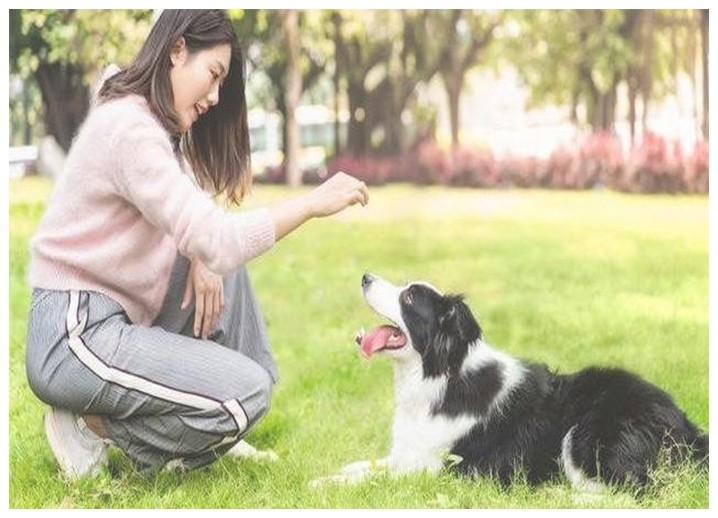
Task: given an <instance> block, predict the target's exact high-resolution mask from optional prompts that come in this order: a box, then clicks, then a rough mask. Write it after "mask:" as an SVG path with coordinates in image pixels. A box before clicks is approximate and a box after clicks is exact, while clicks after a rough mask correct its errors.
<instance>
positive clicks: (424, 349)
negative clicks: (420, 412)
mask: <svg viewBox="0 0 718 518" xmlns="http://www.w3.org/2000/svg"><path fill="white" fill-rule="evenodd" d="M362 289H363V291H364V298H365V299H366V301H367V303H368V304H369V306H371V308H372V309H373V310H374V311H376V312H377V313H379V314H380V315H382V316H383V317H385V318H387V319H389V320H390V321H391V322H392V324H393V325H383V326H380V327H378V328H376V329H375V330H373V331H371V332H370V333H364V332H360V334H359V335H358V336H357V339H356V341H357V343H358V344H359V346H360V347H361V350H362V353H363V354H364V356H365V357H367V358H368V357H369V356H371V355H372V354H373V353H376V352H380V351H381V352H384V353H386V354H389V355H390V356H392V357H394V358H395V359H397V360H402V359H407V358H410V357H411V356H412V355H417V354H418V355H419V356H420V357H421V362H422V365H423V368H424V376H425V377H436V376H441V375H444V374H448V375H451V374H455V373H458V371H459V369H460V368H461V365H462V363H463V361H464V358H465V357H466V354H467V352H468V350H469V346H470V345H471V344H472V343H474V342H476V341H477V340H479V339H481V328H480V327H479V324H478V323H477V322H476V319H475V318H474V316H473V315H472V314H471V310H470V309H469V308H468V306H467V305H466V304H465V303H464V301H463V298H462V297H461V296H458V295H444V294H442V293H441V292H440V291H439V290H437V289H436V288H434V287H433V286H431V285H430V284H427V283H423V282H412V283H409V284H407V285H406V286H403V287H399V286H394V285H393V284H390V283H389V282H387V281H385V280H383V279H381V278H379V277H376V276H374V275H372V274H369V273H367V274H364V276H363V277H362Z"/></svg>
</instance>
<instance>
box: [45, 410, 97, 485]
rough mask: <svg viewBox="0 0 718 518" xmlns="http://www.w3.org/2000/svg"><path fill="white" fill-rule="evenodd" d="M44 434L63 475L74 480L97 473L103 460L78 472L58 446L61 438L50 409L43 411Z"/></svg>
mask: <svg viewBox="0 0 718 518" xmlns="http://www.w3.org/2000/svg"><path fill="white" fill-rule="evenodd" d="M45 436H46V437H47V442H48V443H49V444H50V450H51V451H52V454H53V456H54V457H55V460H56V461H57V463H58V464H59V465H60V469H61V470H62V473H63V475H65V477H67V478H68V479H71V480H75V479H78V478H80V477H83V476H87V475H90V476H93V477H94V476H97V475H99V473H100V466H101V465H102V464H103V462H100V463H98V464H97V465H96V466H94V467H92V468H91V469H90V470H88V471H87V472H86V473H79V472H78V471H77V469H76V468H75V466H74V464H73V463H72V461H71V460H70V458H69V457H67V455H66V454H65V453H64V448H63V447H61V446H60V445H61V443H62V440H61V439H60V433H59V432H58V430H57V427H56V426H55V419H54V417H53V414H52V410H49V411H47V412H46V413H45Z"/></svg>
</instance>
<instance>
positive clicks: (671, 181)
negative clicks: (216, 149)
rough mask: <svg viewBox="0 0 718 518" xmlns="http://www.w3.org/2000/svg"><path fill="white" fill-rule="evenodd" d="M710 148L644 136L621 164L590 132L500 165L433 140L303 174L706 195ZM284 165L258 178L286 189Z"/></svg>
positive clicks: (615, 144)
mask: <svg viewBox="0 0 718 518" xmlns="http://www.w3.org/2000/svg"><path fill="white" fill-rule="evenodd" d="M708 164H709V162H708V143H706V142H703V141H700V142H697V143H696V144H695V146H694V148H693V150H692V152H691V154H690V155H688V156H686V155H685V154H684V152H683V149H682V147H681V145H680V143H679V142H678V141H670V142H669V141H667V140H666V139H664V138H663V137H660V136H658V135H656V134H654V133H650V132H648V133H646V134H645V136H644V138H643V140H642V142H641V143H640V145H639V146H637V147H635V148H634V149H633V150H632V151H631V153H630V155H629V157H628V158H627V159H626V158H624V153H623V149H622V147H621V143H620V142H619V141H618V140H617V139H616V138H615V136H613V135H611V134H610V133H608V132H604V133H595V134H592V135H589V136H587V137H586V138H585V139H583V140H581V141H580V142H577V143H576V144H575V145H563V146H560V147H558V148H557V149H555V150H554V151H553V152H552V153H551V154H550V156H549V157H548V158H547V159H545V160H542V159H539V158H537V157H532V156H516V155H508V156H506V157H503V158H501V159H497V158H496V157H495V156H494V155H493V153H492V152H491V150H486V149H481V148H475V147H469V146H459V147H456V148H454V149H453V150H451V151H450V152H447V151H445V150H444V149H442V148H441V146H439V144H438V143H437V142H436V141H435V140H433V139H430V138H427V139H423V140H421V141H419V142H418V143H417V144H416V145H415V146H414V147H413V148H412V149H411V150H409V151H408V152H407V153H406V154H404V155H403V156H364V157H354V156H349V155H340V156H337V157H334V158H333V159H331V160H330V161H329V163H328V164H327V167H326V169H321V170H312V171H305V172H304V176H303V182H304V183H305V184H317V183H320V182H322V181H324V180H325V179H326V178H327V177H328V176H331V175H333V174H335V173H336V172H338V171H344V172H346V173H349V174H352V175H354V176H356V177H357V178H359V179H361V180H363V181H364V182H366V183H367V184H368V185H381V184H384V183H387V182H409V183H414V184H420V185H428V184H442V185H454V186H464V187H480V188H501V187H519V188H535V187H540V188H549V189H592V188H595V187H597V186H600V185H605V186H607V187H610V188H612V189H615V190H619V191H624V192H635V193H658V192H669V193H677V192H688V193H698V194H707V193H708V183H709V182H708V166H709V165H708ZM285 178H286V174H285V172H284V168H283V167H281V166H280V167H276V168H272V169H269V170H267V171H266V172H265V174H263V175H262V176H260V177H258V178H257V181H258V182H263V183H283V182H284V181H285Z"/></svg>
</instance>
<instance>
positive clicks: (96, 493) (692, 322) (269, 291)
mask: <svg viewBox="0 0 718 518" xmlns="http://www.w3.org/2000/svg"><path fill="white" fill-rule="evenodd" d="M51 190H52V185H51V183H50V182H48V181H47V180H43V179H39V178H27V179H23V180H21V181H11V182H10V284H9V286H10V288H9V289H10V301H11V304H10V324H11V326H10V387H9V388H10V413H9V415H10V423H9V424H10V427H9V431H10V448H9V457H10V459H9V466H10V472H11V474H12V476H11V477H10V481H9V496H10V499H9V500H10V506H11V507H13V508H24V507H28V508H43V507H69V508H94V507H100V508H159V507H161V508H280V509H282V508H288V509H289V508H434V509H441V508H487V509H488V508H707V506H708V477H707V474H705V473H704V472H699V471H696V470H695V469H694V468H693V467H691V466H688V467H685V468H680V469H675V470H666V469H662V470H658V471H657V472H656V474H655V482H656V484H655V488H654V489H653V490H652V491H651V492H649V493H648V494H647V495H645V496H643V497H641V498H635V497H634V496H633V495H631V494H629V493H626V492H616V493H615V494H614V493H611V494H608V495H605V496H603V497H601V498H598V499H595V498H584V497H582V496H581V495H578V494H576V492H574V491H573V490H572V489H571V488H570V487H569V485H568V482H567V481H565V480H563V479H561V480H558V481H556V482H554V483H551V484H544V485H542V486H539V487H536V488H533V487H530V486H528V485H526V484H524V483H521V482H519V483H517V484H514V485H513V486H511V487H510V488H503V487H501V486H500V485H498V484H496V483H495V482H493V481H491V480H490V479H480V480H476V481H474V480H466V479H460V478H457V477H454V476H451V475H448V474H441V475H439V476H438V477H435V476H429V475H426V474H418V475H410V476H407V477H401V478H398V479H392V478H378V479H374V480H369V481H367V482H365V483H363V484H359V485H357V486H351V487H341V486H340V487H330V488H326V489H325V490H322V491H316V490H311V489H310V488H309V487H308V483H309V481H310V480H311V479H313V478H314V477H318V476H323V475H328V474H330V473H332V472H335V471H336V470H338V469H340V468H341V467H342V466H343V465H345V464H347V463H349V462H353V461H356V460H360V459H370V458H379V457H382V456H384V455H385V454H386V453H387V450H388V448H389V446H390V441H391V437H390V434H391V419H392V412H393V404H394V402H393V387H392V366H391V363H390V361H389V360H388V359H387V358H384V357H381V356H379V357H376V358H372V360H371V361H366V360H364V359H363V358H361V356H360V354H359V352H358V350H357V347H356V344H355V343H354V341H353V338H354V334H355V332H356V331H357V330H358V329H359V328H361V327H366V328H369V327H370V326H372V325H377V324H379V323H381V319H380V317H378V316H377V315H375V314H374V313H373V312H372V311H371V310H370V309H369V308H368V307H367V306H366V304H365V303H364V302H363V300H362V298H361V295H360V279H361V275H362V274H363V273H364V272H366V271H372V272H374V273H377V274H379V275H381V276H383V277H385V278H387V279H388V280H391V281H394V282H397V283H403V282H404V281H407V280H418V279H422V280H428V281H430V282H432V283H434V284H435V285H437V286H438V287H439V288H440V289H442V290H445V291H447V292H452V293H461V294H463V295H464V296H465V297H466V300H467V302H468V303H469V305H470V307H471V308H472V311H474V313H475V314H476V315H477V317H478V318H479V321H480V323H481V325H482V328H483V329H484V332H485V335H486V337H487V339H488V341H489V342H491V343H492V344H493V345H494V346H495V347H497V348H499V349H501V350H504V351H506V352H507V353H510V354H513V355H516V356H519V357H522V358H527V359H530V360H534V361H538V362H545V363H547V364H549V365H551V366H552V367H553V368H555V369H558V370H559V371H561V372H570V371H572V370H575V369H579V368H581V367H583V366H586V365H588V364H605V365H616V366H621V367H624V368H628V369H631V370H634V371H636V372H637V373H639V374H641V375H642V376H644V377H646V378H647V379H649V380H650V381H653V382H655V383H657V384H659V385H660V386H661V387H663V388H665V389H666V390H667V391H668V392H670V393H671V394H672V395H673V396H674V399H675V400H676V401H677V402H678V403H679V404H680V405H681V406H682V407H683V408H684V409H685V411H686V413H687V415H688V416H689V417H690V418H691V419H693V420H694V421H695V422H696V423H697V424H698V425H699V426H701V427H702V428H704V429H706V430H707V428H708V199H707V198H706V197H691V196H655V197H653V196H652V197H648V196H628V195H623V194H617V193H612V192H607V191H590V192H550V191H518V190H507V191H486V190H470V189H443V188H438V187H413V186H409V185H392V186H386V187H374V188H371V200H370V204H369V205H368V206H367V207H352V208H351V209H349V210H347V211H346V212H344V213H342V214H340V215H337V216H334V217H332V218H327V219H325V220H321V221H320V220H317V221H312V222H309V223H308V224H307V225H306V226H305V227H304V228H303V229H302V230H301V231H299V232H297V233H295V234H292V235H290V236H287V237H286V238H285V239H283V240H282V241H281V242H279V243H277V245H276V246H275V247H274V249H273V250H271V251H270V252H269V253H267V254H266V255H264V256H263V257H261V258H259V259H257V260H256V261H254V262H252V263H251V264H250V265H249V270H250V274H251V276H252V282H253V284H254V287H255V290H256V292H257V297H258V299H259V301H260V305H261V306H262V308H263V310H264V313H265V318H266V322H267V328H268V331H269V335H270V339H271V342H272V346H273V350H274V353H275V356H276V358H277V362H278V365H279V370H280V383H279V384H278V385H277V386H276V388H275V391H274V396H273V401H272V408H271V410H270V412H269V414H268V415H267V417H266V418H265V419H264V420H263V421H262V422H261V423H260V424H259V425H258V426H257V427H256V429H254V430H253V431H252V432H251V433H250V436H249V441H250V442H252V443H254V444H255V445H256V446H258V447H260V448H271V449H274V450H275V451H276V452H277V453H278V454H279V456H280V461H278V462H277V463H275V464H265V463H259V462H249V461H248V462H237V461H234V460H232V459H221V460H219V461H218V462H217V463H215V464H214V465H213V466H211V467H210V468H208V469H206V470H200V471H197V472H192V473H187V474H184V475H179V474H169V473H156V474H152V475H142V474H139V473H137V472H136V471H134V470H133V469H132V466H131V465H130V463H129V461H127V459H126V458H125V457H124V456H123V455H121V454H120V453H119V452H117V453H116V454H113V459H112V465H111V470H110V471H109V472H106V473H103V475H102V476H101V478H100V479H98V480H94V481H80V482H76V483H67V482H64V481H63V480H62V479H61V478H60V477H59V475H58V472H57V468H56V466H55V463H54V460H53V458H52V455H51V453H50V451H49V448H48V446H47V444H46V441H45V438H44V433H43V430H42V412H43V405H42V404H41V403H40V402H39V401H38V400H37V399H36V398H35V397H34V395H33V394H32V393H31V391H30V389H29V387H28V386H27V381H26V379H25V370H24V342H25V333H26V327H27V311H28V304H29V296H30V291H29V286H28V285H27V261H28V260H29V252H28V242H29V239H30V237H31V235H32V233H33V232H34V229H35V227H36V225H37V223H38V221H39V218H40V216H41V214H42V211H43V210H44V203H45V201H46V200H47V197H48V196H49V195H50V192H51ZM307 190H308V188H307V187H304V188H302V189H300V190H299V191H296V192H306V191H307ZM292 194H294V193H293V192H291V191H289V190H288V189H286V188H284V187H278V186H264V185H258V186H255V187H254V191H253V193H252V194H251V196H250V197H249V198H248V199H247V201H246V207H248V208H251V207H256V206H260V205H265V204H272V203H276V202H278V201H280V200H282V199H286V198H287V197H288V196H291V195H292Z"/></svg>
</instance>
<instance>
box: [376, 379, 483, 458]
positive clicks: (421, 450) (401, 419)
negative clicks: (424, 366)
mask: <svg viewBox="0 0 718 518" xmlns="http://www.w3.org/2000/svg"><path fill="white" fill-rule="evenodd" d="M395 381H396V383H397V384H396V389H397V394H396V409H395V414H394V425H393V434H392V435H393V437H392V446H391V453H390V455H389V459H390V463H391V464H392V465H393V466H394V467H395V468H399V469H400V470H402V471H404V470H414V469H421V468H429V469H439V468H441V467H442V465H443V463H444V458H445V455H446V454H447V453H448V452H449V451H450V450H451V447H452V446H453V445H454V443H456V441H457V440H459V439H460V438H461V437H463V436H464V435H466V434H467V433H468V432H469V430H470V429H471V428H472V427H473V426H474V425H475V424H476V423H477V421H478V419H477V418H476V417H475V416H470V415H461V416H457V417H447V416H445V415H433V414H432V405H433V404H434V403H435V402H436V401H438V400H439V399H440V398H441V397H443V393H444V391H445V389H446V385H445V381H444V380H441V379H436V380H421V382H419V383H417V382H416V379H414V380H412V381H410V382H409V380H408V379H403V376H402V374H401V373H399V372H397V376H396V379H395Z"/></svg>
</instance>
